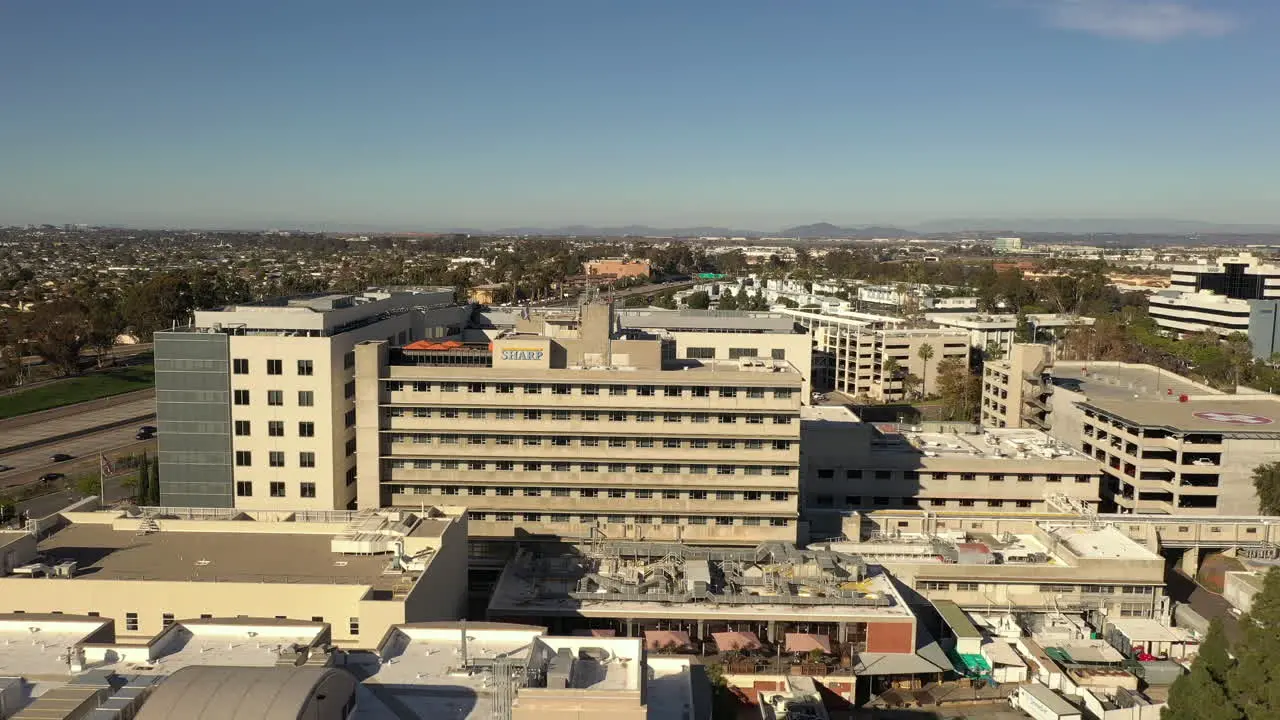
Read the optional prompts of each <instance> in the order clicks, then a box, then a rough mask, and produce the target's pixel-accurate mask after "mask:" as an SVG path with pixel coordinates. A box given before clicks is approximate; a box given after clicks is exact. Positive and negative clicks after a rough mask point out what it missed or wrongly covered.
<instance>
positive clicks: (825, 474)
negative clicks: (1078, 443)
mask: <svg viewBox="0 0 1280 720" xmlns="http://www.w3.org/2000/svg"><path fill="white" fill-rule="evenodd" d="M864 472H866V471H864V470H861V469H848V470H845V471H844V478H845V479H846V480H861V479H862V478H863V477H864V475H863V473H864ZM872 472H874V477H875V479H876V480H892V479H893V473H894V471H893V470H875V471H872ZM900 472H901V477H902V479H903V480H950V479H952V478H955V477H959V478H960V479H961V480H966V481H972V480H978V479H980V478H981V479H985V480H987V481H989V482H1004V481H1005V479H1006V478H1013V479H1015V480H1017V481H1018V482H1031V481H1033V480H1034V479H1035V477H1036V476H1035V475H1032V474H1030V473H1019V474H1016V475H1003V474H1001V473H951V472H934V473H921V472H917V471H915V470H902V471H900ZM835 476H836V471H835V470H832V469H829V468H818V479H819V480H833V479H835ZM1064 478H1065V479H1068V480H1070V479H1074V480H1075V481H1076V482H1078V483H1087V482H1093V480H1094V476H1092V475H1059V474H1057V473H1049V474H1047V475H1045V476H1044V479H1045V481H1046V482H1062V481H1063V479H1064Z"/></svg>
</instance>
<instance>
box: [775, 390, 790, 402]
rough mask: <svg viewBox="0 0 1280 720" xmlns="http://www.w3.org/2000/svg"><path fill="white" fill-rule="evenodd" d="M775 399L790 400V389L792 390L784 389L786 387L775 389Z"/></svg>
mask: <svg viewBox="0 0 1280 720" xmlns="http://www.w3.org/2000/svg"><path fill="white" fill-rule="evenodd" d="M773 399H775V400H790V399H791V391H790V390H784V389H782V388H778V389H777V390H774V391H773Z"/></svg>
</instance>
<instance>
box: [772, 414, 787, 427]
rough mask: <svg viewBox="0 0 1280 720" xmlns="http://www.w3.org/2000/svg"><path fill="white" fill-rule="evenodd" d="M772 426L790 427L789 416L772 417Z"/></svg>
mask: <svg viewBox="0 0 1280 720" xmlns="http://www.w3.org/2000/svg"><path fill="white" fill-rule="evenodd" d="M773 424H774V425H790V424H791V416H790V415H774V416H773Z"/></svg>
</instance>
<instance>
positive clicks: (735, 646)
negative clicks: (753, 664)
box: [711, 631, 761, 652]
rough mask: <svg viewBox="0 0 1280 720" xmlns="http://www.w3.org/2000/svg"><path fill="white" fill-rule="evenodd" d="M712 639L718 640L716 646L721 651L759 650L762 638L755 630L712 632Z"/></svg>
mask: <svg viewBox="0 0 1280 720" xmlns="http://www.w3.org/2000/svg"><path fill="white" fill-rule="evenodd" d="M711 639H713V640H715V641H716V648H717V649H718V650H720V652H729V651H730V650H759V649H760V647H761V645H760V638H758V637H756V634H755V633H753V632H745V631H741V632H718V633H711Z"/></svg>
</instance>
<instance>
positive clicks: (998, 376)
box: [982, 343, 1054, 430]
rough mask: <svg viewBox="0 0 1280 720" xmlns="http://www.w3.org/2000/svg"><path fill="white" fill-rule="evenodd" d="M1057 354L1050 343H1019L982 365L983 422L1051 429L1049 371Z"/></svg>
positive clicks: (986, 423)
mask: <svg viewBox="0 0 1280 720" xmlns="http://www.w3.org/2000/svg"><path fill="white" fill-rule="evenodd" d="M1052 365H1053V355H1052V351H1051V350H1050V348H1049V346H1048V345H1035V344H1031V343H1015V344H1013V345H1011V346H1010V347H1009V351H1008V353H1007V355H1006V356H1005V357H1004V358H1003V359H1000V360H988V361H986V362H984V363H983V364H982V424H983V425H984V426H986V427H992V428H1021V427H1032V428H1037V429H1039V430H1048V429H1049V417H1050V412H1051V408H1050V406H1049V399H1050V396H1051V395H1052V394H1053V392H1054V387H1053V382H1052V380H1051V378H1050V377H1049V374H1048V371H1049V369H1050V368H1051V367H1052Z"/></svg>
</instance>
